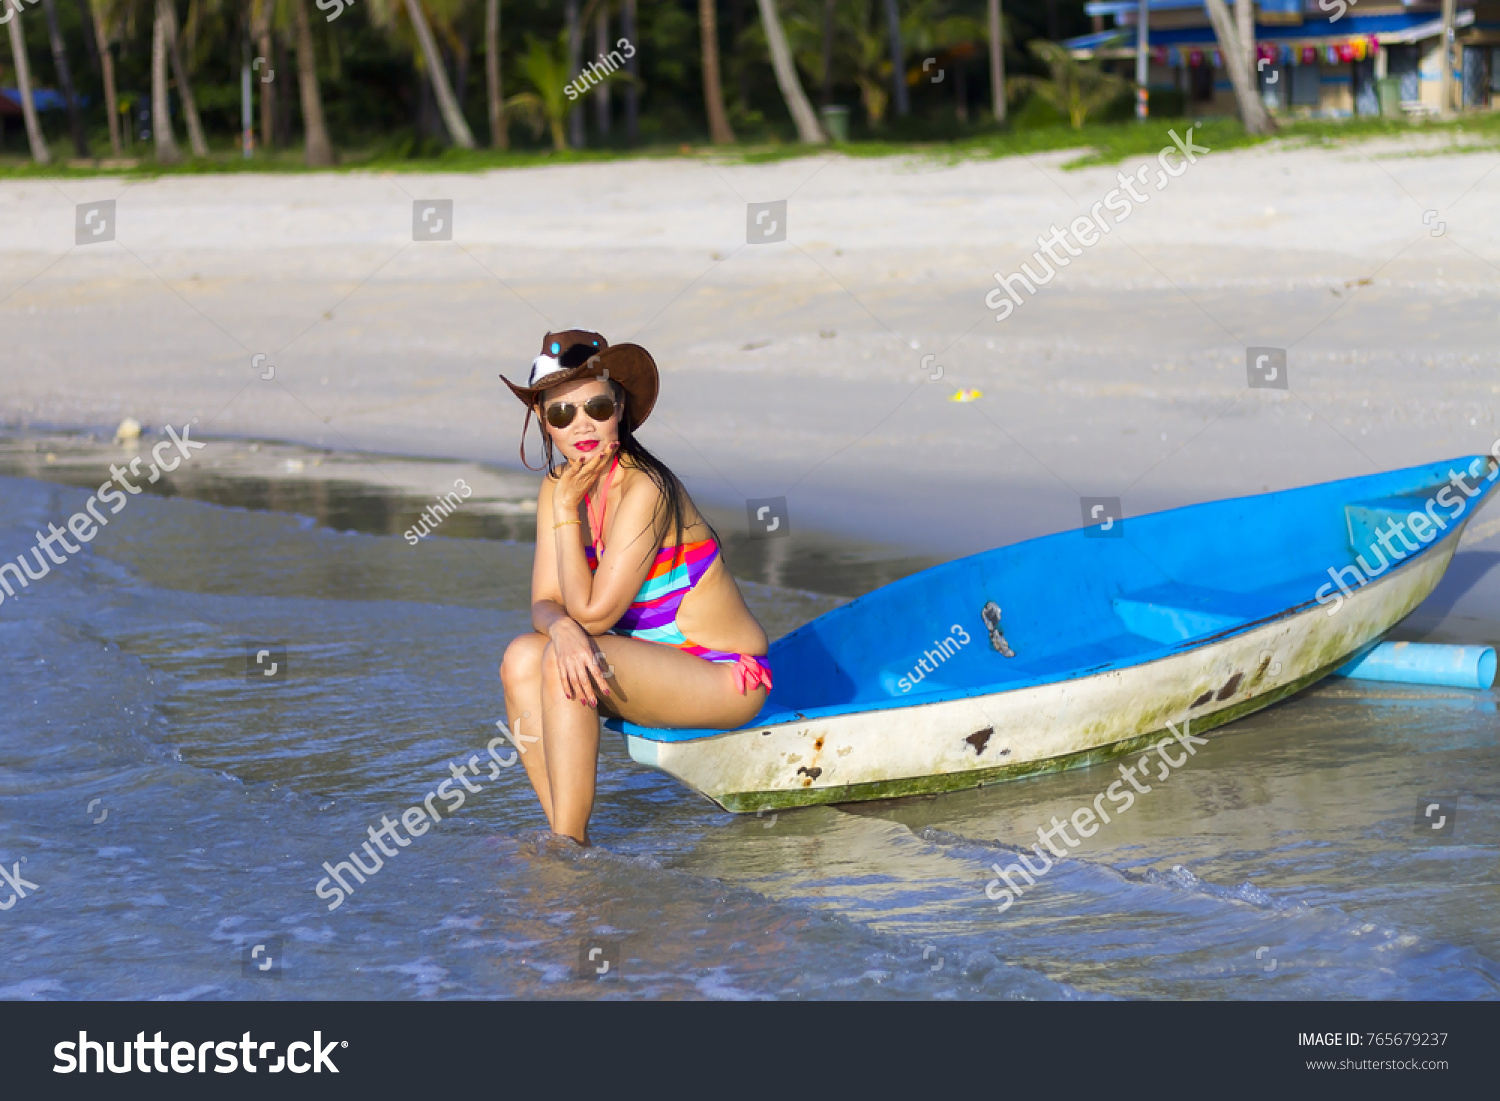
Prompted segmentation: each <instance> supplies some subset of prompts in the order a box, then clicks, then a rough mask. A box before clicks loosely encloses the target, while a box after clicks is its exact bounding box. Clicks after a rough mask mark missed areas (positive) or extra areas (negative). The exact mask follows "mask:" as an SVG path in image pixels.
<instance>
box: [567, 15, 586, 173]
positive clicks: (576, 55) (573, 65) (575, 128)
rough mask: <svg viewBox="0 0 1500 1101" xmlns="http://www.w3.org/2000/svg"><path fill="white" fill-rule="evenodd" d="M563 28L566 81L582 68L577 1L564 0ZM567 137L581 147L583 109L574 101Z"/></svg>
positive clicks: (580, 25)
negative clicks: (565, 46) (565, 40)
mask: <svg viewBox="0 0 1500 1101" xmlns="http://www.w3.org/2000/svg"><path fill="white" fill-rule="evenodd" d="M563 26H564V27H565V28H566V30H567V32H568V79H569V80H572V79H573V78H574V77H575V76H577V75H578V72H579V70H581V69H582V68H583V23H582V21H581V19H580V17H579V14H578V0H564V2H563ZM568 136H569V137H570V138H572V140H573V144H574V145H575V146H576V147H578V148H580V149H581V148H582V147H583V107H582V105H580V104H579V103H578V102H577V101H576V100H575V101H574V105H573V107H572V108H571V109H570V110H569V111H568Z"/></svg>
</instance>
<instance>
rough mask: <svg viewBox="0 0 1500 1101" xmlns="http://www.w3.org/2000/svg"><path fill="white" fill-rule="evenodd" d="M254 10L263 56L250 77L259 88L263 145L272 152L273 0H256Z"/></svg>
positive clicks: (261, 140)
mask: <svg viewBox="0 0 1500 1101" xmlns="http://www.w3.org/2000/svg"><path fill="white" fill-rule="evenodd" d="M253 2H254V5H255V9H254V14H253V15H252V16H251V21H252V23H253V24H254V30H253V31H252V32H251V33H252V34H254V36H255V47H256V50H257V51H258V53H257V55H256V56H258V57H259V58H260V67H259V68H252V70H251V76H252V77H253V78H254V81H255V83H256V85H257V86H258V90H259V91H260V147H261V148H262V149H264V150H265V151H266V152H267V153H269V152H271V150H272V148H273V147H274V146H275V144H276V81H275V80H274V79H272V80H270V81H267V80H266V75H267V70H270V72H271V73H272V75H273V77H274V73H275V66H274V65H273V61H274V60H275V56H274V52H273V49H272V43H271V8H272V5H273V3H274V0H253Z"/></svg>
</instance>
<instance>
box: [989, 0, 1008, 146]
mask: <svg viewBox="0 0 1500 1101" xmlns="http://www.w3.org/2000/svg"><path fill="white" fill-rule="evenodd" d="M988 6H989V16H990V100H991V102H992V104H993V106H994V112H995V121H996V122H1004V121H1005V34H1004V31H1003V30H1002V29H1001V28H1002V27H1003V26H1004V24H1003V23H1002V22H1001V19H1000V0H989V4H988Z"/></svg>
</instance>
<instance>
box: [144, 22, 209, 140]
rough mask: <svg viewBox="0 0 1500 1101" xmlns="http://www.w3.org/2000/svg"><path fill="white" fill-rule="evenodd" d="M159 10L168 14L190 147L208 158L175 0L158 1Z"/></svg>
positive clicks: (174, 70) (174, 74) (169, 39)
mask: <svg viewBox="0 0 1500 1101" xmlns="http://www.w3.org/2000/svg"><path fill="white" fill-rule="evenodd" d="M157 9H158V10H163V9H165V11H166V13H167V49H168V52H169V53H170V54H171V57H172V77H173V79H175V80H176V81H177V98H178V99H180V100H182V114H183V117H184V118H186V119H187V132H188V145H189V146H191V147H192V150H193V156H195V157H206V156H208V142H207V141H205V140H204V138H203V122H202V120H201V119H199V118H198V103H197V101H196V100H194V99H193V85H192V82H191V81H189V80H188V72H187V66H186V65H184V64H183V62H182V44H181V43H180V42H178V41H177V38H178V35H177V9H176V7H175V6H174V3H173V0H157Z"/></svg>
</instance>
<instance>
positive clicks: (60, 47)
mask: <svg viewBox="0 0 1500 1101" xmlns="http://www.w3.org/2000/svg"><path fill="white" fill-rule="evenodd" d="M42 13H43V14H44V15H45V16H46V19H47V38H48V41H49V42H50V43H51V46H52V65H53V67H54V68H55V69H56V70H57V82H58V83H59V84H61V85H62V91H63V100H64V102H65V103H66V104H67V107H68V129H69V130H70V131H72V134H73V149H74V150H75V151H76V152H77V153H78V155H79V156H80V157H87V156H88V155H89V142H88V138H86V137H85V136H84V133H83V118H82V117H81V116H80V115H79V114H78V93H77V90H76V89H74V87H73V70H72V69H71V68H69V67H68V46H67V43H66V42H64V41H63V36H62V28H61V27H60V26H58V23H57V0H42Z"/></svg>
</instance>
